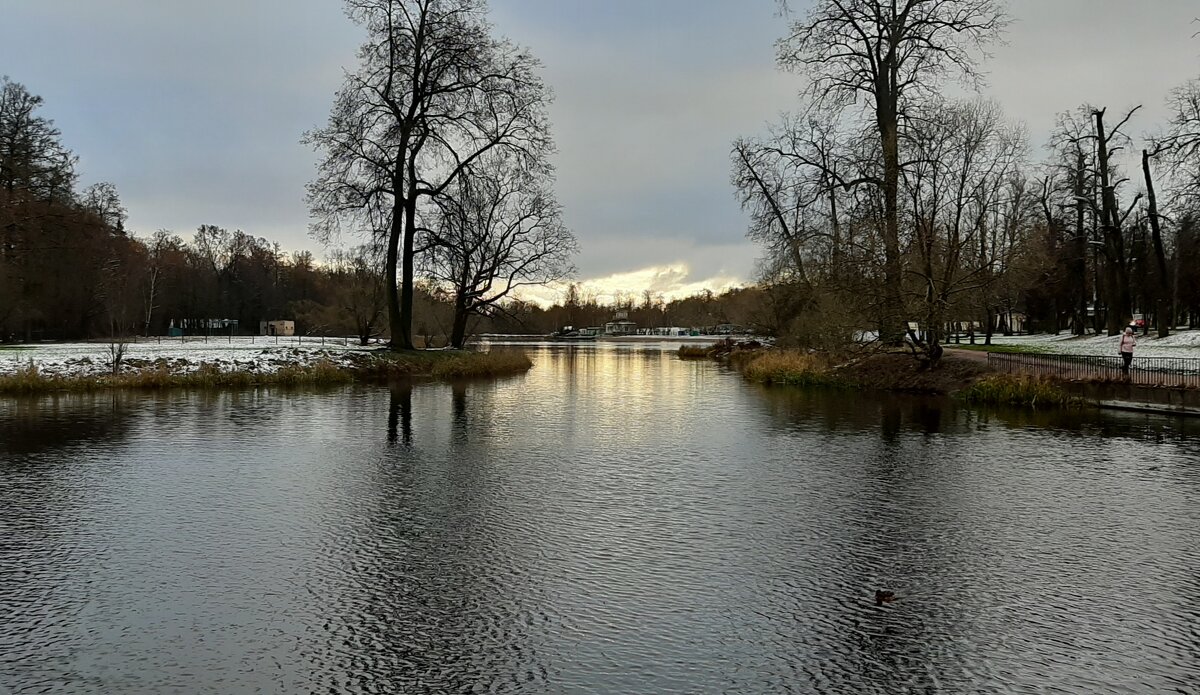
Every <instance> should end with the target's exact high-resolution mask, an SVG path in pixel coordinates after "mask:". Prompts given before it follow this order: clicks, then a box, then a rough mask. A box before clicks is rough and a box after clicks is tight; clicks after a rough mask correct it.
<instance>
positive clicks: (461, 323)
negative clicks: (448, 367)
mask: <svg viewBox="0 0 1200 695" xmlns="http://www.w3.org/2000/svg"><path fill="white" fill-rule="evenodd" d="M470 316H471V312H470V311H468V309H467V298H466V296H465V295H464V294H463V293H461V292H459V293H458V294H457V295H456V296H455V298H454V324H453V326H452V327H451V329H450V347H453V348H455V349H456V350H457V349H462V346H463V344H464V343H466V342H467V319H468V318H470Z"/></svg>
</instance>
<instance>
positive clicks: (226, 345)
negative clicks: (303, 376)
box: [0, 337, 378, 376]
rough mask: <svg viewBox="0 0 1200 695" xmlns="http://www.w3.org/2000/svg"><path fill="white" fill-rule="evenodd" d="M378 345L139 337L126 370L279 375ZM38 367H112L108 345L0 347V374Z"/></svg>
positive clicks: (75, 370)
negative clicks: (213, 368)
mask: <svg viewBox="0 0 1200 695" xmlns="http://www.w3.org/2000/svg"><path fill="white" fill-rule="evenodd" d="M377 347H378V346H376V345H372V346H369V347H366V348H363V347H360V346H359V345H358V341H357V340H354V339H349V340H346V339H343V338H326V339H325V340H324V344H322V340H321V338H303V339H300V340H298V339H297V338H295V337H292V338H282V337H281V338H279V340H278V342H276V339H275V338H267V337H255V338H240V337H239V338H233V340H232V341H231V340H230V339H229V338H217V337H213V338H209V339H208V341H207V342H205V340H204V338H188V339H187V340H184V341H180V339H179V338H170V339H168V338H163V339H162V341H161V342H159V341H158V339H157V338H139V339H138V342H136V343H134V342H130V343H127V344H126V345H125V355H124V360H123V364H124V365H125V366H126V368H127V369H141V368H145V367H150V366H158V365H163V366H166V367H167V368H168V369H170V370H171V371H172V372H178V373H187V372H191V371H194V370H195V369H197V368H199V366H200V365H201V364H212V365H217V366H218V367H220V368H221V369H222V370H233V369H237V370H245V371H255V372H261V373H269V372H274V371H277V370H278V369H280V368H281V367H285V366H288V365H297V364H311V363H314V362H318V361H320V360H329V361H331V362H334V363H337V364H342V365H346V364H349V363H350V362H351V360H352V359H353V357H354V356H355V355H356V354H357V353H361V352H362V351H364V350H373V349H376V348H377ZM31 361H32V362H33V364H35V365H36V366H37V368H38V370H39V371H40V372H41V373H43V374H46V375H72V376H82V375H92V374H106V373H109V372H110V371H111V370H112V368H111V366H110V365H111V361H112V355H111V352H110V348H109V344H108V343H104V342H95V343H44V344H34V345H17V346H13V347H0V374H11V373H13V372H15V371H17V370H18V369H20V368H22V367H25V366H27V365H28V364H29V363H30V362H31Z"/></svg>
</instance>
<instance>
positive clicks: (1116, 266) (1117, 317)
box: [1092, 106, 1141, 335]
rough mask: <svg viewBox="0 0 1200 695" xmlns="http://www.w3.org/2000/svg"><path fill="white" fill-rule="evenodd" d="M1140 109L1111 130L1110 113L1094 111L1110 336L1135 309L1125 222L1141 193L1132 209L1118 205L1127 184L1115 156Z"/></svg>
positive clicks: (1107, 322)
mask: <svg viewBox="0 0 1200 695" xmlns="http://www.w3.org/2000/svg"><path fill="white" fill-rule="evenodd" d="M1139 108H1141V107H1140V106H1137V107H1134V108H1133V109H1130V110H1129V111H1128V112H1127V113H1126V114H1125V117H1124V118H1122V119H1121V120H1120V121H1119V122H1118V123H1117V125H1116V127H1114V128H1112V129H1111V130H1109V129H1107V128H1106V127H1105V124H1104V116H1105V113H1106V112H1107V109H1102V108H1100V109H1093V111H1092V117H1093V118H1094V119H1095V127H1096V130H1095V133H1096V168H1097V173H1098V175H1099V178H1100V229H1101V232H1102V235H1103V243H1104V256H1105V264H1104V269H1105V280H1104V286H1105V291H1106V293H1107V294H1108V301H1107V304H1108V318H1107V321H1106V327H1107V329H1108V334H1109V335H1116V334H1118V333H1120V332H1121V326H1122V325H1123V324H1124V323H1125V321H1127V320H1128V319H1129V318H1130V317H1129V312H1130V309H1131V306H1132V298H1131V296H1130V291H1129V267H1128V265H1127V261H1128V259H1127V258H1126V253H1125V251H1126V248H1125V247H1126V243H1125V234H1124V231H1123V228H1124V225H1125V220H1126V219H1128V217H1129V214H1130V213H1131V212H1133V210H1134V209H1135V207H1136V205H1137V201H1138V200H1139V199H1140V198H1141V194H1140V193H1139V194H1138V195H1136V196H1135V197H1134V200H1133V203H1132V204H1131V205H1130V206H1129V208H1128V209H1127V210H1126V211H1124V212H1122V211H1121V209H1120V207H1119V204H1118V202H1117V187H1118V186H1120V185H1121V184H1122V183H1124V181H1125V180H1124V179H1121V178H1119V176H1118V173H1117V171H1116V164H1115V163H1114V162H1113V161H1112V156H1113V155H1114V154H1115V153H1116V152H1117V151H1118V150H1120V149H1121V148H1122V147H1123V146H1124V143H1126V142H1128V137H1127V136H1125V134H1124V133H1123V132H1122V130H1121V128H1123V127H1124V126H1125V124H1126V123H1128V122H1129V119H1130V118H1132V117H1133V114H1134V113H1135V112H1136V111H1137V110H1138V109H1139Z"/></svg>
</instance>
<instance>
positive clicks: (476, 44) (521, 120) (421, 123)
mask: <svg viewBox="0 0 1200 695" xmlns="http://www.w3.org/2000/svg"><path fill="white" fill-rule="evenodd" d="M346 8H347V13H348V15H349V16H350V18H351V19H352V20H353V21H355V22H357V23H358V24H360V25H362V26H363V27H364V28H365V29H366V32H367V40H366V42H365V43H364V44H363V45H362V47H361V49H360V50H359V58H360V65H359V67H358V69H357V70H355V71H354V72H351V73H349V74H347V76H346V80H345V83H344V85H343V87H342V89H341V90H340V91H339V92H338V94H337V97H336V98H335V101H334V105H333V108H332V111H331V114H330V118H329V123H328V124H327V125H326V126H325V127H324V128H322V129H320V130H317V131H314V132H311V133H309V134H307V135H306V136H305V139H306V141H307V142H309V143H311V144H313V145H315V146H316V147H317V148H318V149H320V150H323V151H324V153H325V158H324V161H323V162H322V163H321V165H320V167H319V169H318V173H317V179H316V180H315V181H314V182H313V183H312V184H310V186H309V203H310V207H311V208H312V211H313V213H314V214H315V215H316V217H317V218H318V220H319V221H318V222H317V224H316V225H315V226H314V232H315V233H316V235H317V236H318V237H319V238H321V239H323V240H328V239H329V238H330V236H331V235H332V234H334V233H336V232H337V230H339V229H340V228H341V227H342V226H343V225H344V224H347V223H351V222H353V223H354V224H355V225H356V226H357V227H358V229H360V230H362V231H367V232H369V233H372V234H375V235H377V236H379V237H380V238H381V239H383V240H384V241H385V242H386V243H385V248H386V266H385V281H386V283H387V289H388V291H387V299H388V317H389V323H390V326H391V330H392V340H391V344H392V346H393V347H395V348H403V349H411V348H412V347H413V341H412V317H413V314H412V305H413V291H414V261H415V258H416V245H415V239H416V236H417V234H418V233H419V231H420V230H421V229H422V227H423V225H422V224H421V222H420V219H421V213H422V211H423V206H424V205H425V204H427V203H428V201H429V200H430V199H432V198H434V197H437V196H440V195H442V194H443V193H444V192H445V191H446V190H447V189H448V188H449V187H450V186H451V185H452V184H453V183H454V181H455V180H456V179H457V178H458V177H459V176H460V175H461V174H462V173H463V171H464V170H466V168H467V167H469V166H471V164H472V163H473V162H474V161H475V160H477V159H478V158H479V157H481V156H483V155H485V154H487V153H488V152H490V151H492V150H497V149H500V150H507V151H509V152H510V153H525V154H529V155H530V156H534V157H540V156H541V155H542V154H543V153H544V151H545V150H547V149H549V148H550V147H551V143H550V140H549V136H548V126H547V123H546V119H545V107H546V105H547V103H548V101H549V93H548V91H547V90H546V89H545V88H544V87H543V85H542V82H541V80H540V78H539V77H538V76H537V68H538V67H539V64H538V62H537V60H536V59H534V58H533V57H532V56H531V55H530V54H529V53H528V52H527V51H525V50H523V49H519V48H517V47H516V46H514V45H512V44H511V43H509V42H508V41H505V40H499V39H495V38H493V37H492V36H491V27H490V25H489V24H488V23H487V21H486V16H485V15H486V9H487V8H486V4H485V3H484V2H483V0H346ZM397 270H399V272H400V274H401V278H400V287H399V295H397V285H396V274H397Z"/></svg>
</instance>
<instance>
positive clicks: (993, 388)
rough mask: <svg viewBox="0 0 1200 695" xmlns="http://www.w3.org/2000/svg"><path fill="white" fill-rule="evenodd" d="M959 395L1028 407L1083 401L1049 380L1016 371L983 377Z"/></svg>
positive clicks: (1076, 404)
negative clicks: (1015, 372)
mask: <svg viewBox="0 0 1200 695" xmlns="http://www.w3.org/2000/svg"><path fill="white" fill-rule="evenodd" d="M960 396H961V397H962V398H963V399H965V400H966V401H968V402H970V403H981V404H985V405H1007V406H1019V407H1028V408H1078V407H1081V406H1083V405H1084V404H1085V401H1084V400H1083V399H1081V398H1078V397H1076V396H1072V395H1071V394H1069V393H1067V391H1066V390H1064V389H1063V388H1062V387H1061V386H1059V385H1058V384H1057V383H1055V382H1054V381H1053V380H1051V379H1048V378H1046V377H1036V376H1029V375H1018V374H993V375H991V376H987V377H984V378H982V379H980V380H979V381H977V382H975V383H974V384H972V385H971V386H968V387H967V388H966V389H964V390H963V391H962V392H961V393H960Z"/></svg>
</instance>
